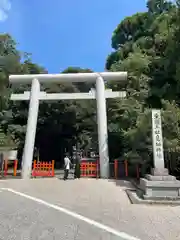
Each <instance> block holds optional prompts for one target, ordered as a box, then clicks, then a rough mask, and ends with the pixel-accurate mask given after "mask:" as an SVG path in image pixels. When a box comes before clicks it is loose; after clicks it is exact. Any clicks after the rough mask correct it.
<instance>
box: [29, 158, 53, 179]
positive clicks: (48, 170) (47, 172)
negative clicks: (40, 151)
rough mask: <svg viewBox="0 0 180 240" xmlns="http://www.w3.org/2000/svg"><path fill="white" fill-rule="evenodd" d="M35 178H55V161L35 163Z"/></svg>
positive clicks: (33, 174) (33, 173)
mask: <svg viewBox="0 0 180 240" xmlns="http://www.w3.org/2000/svg"><path fill="white" fill-rule="evenodd" d="M32 176H33V177H54V160H52V162H36V160H35V161H34V163H33V170H32Z"/></svg>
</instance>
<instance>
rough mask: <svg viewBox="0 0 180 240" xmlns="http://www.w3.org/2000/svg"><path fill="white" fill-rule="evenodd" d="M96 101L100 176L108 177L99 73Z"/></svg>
mask: <svg viewBox="0 0 180 240" xmlns="http://www.w3.org/2000/svg"><path fill="white" fill-rule="evenodd" d="M96 101H97V122H98V142H99V160H100V176H101V178H108V177H109V153H108V131H107V112H106V98H105V84H104V80H103V78H102V77H101V76H100V75H97V79H96Z"/></svg>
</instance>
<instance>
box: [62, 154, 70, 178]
mask: <svg viewBox="0 0 180 240" xmlns="http://www.w3.org/2000/svg"><path fill="white" fill-rule="evenodd" d="M70 167H71V161H70V158H69V156H68V154H67V153H66V155H65V158H64V180H67V178H68V175H69V170H70Z"/></svg>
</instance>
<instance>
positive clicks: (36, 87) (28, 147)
mask: <svg viewBox="0 0 180 240" xmlns="http://www.w3.org/2000/svg"><path fill="white" fill-rule="evenodd" d="M39 93H40V84H39V80H38V79H37V78H34V79H33V80H32V85H31V94H30V102H29V112H28V121H27V129H26V137H25V145H24V150H23V157H22V178H23V179H26V178H31V170H32V161H33V152H34V143H35V138H36V128H37V118H38V112H39Z"/></svg>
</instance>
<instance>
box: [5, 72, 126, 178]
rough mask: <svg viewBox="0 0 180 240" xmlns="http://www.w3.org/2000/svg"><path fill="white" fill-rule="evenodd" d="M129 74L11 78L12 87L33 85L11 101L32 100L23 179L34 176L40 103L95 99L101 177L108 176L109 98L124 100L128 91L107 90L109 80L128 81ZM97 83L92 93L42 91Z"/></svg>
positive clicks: (20, 76)
mask: <svg viewBox="0 0 180 240" xmlns="http://www.w3.org/2000/svg"><path fill="white" fill-rule="evenodd" d="M126 79H127V72H102V73H67V74H28V75H10V77H9V82H10V83H11V84H30V83H31V92H24V93H23V94H12V95H11V100H14V101H18V100H30V103H29V113H28V122H27V130H26V138H25V145H24V151H23V158H22V162H23V165H22V178H23V179H27V178H30V177H31V168H32V160H33V151H34V143H35V136H36V127H37V118H38V110H39V100H48V101H49V100H70V99H96V100H97V122H98V141H99V158H100V176H101V177H102V178H108V176H109V153H108V133H107V113H106V98H117V97H120V98H124V97H125V96H126V92H112V90H111V89H108V90H105V84H104V82H105V81H106V82H107V81H126ZM62 82H72V83H73V82H96V90H91V91H90V92H89V93H49V94H48V93H46V92H41V91H40V83H62Z"/></svg>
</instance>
